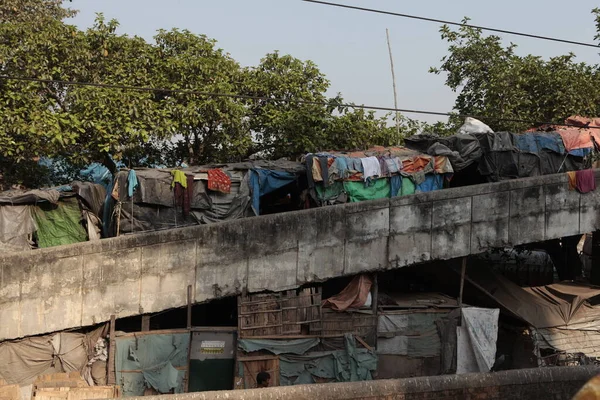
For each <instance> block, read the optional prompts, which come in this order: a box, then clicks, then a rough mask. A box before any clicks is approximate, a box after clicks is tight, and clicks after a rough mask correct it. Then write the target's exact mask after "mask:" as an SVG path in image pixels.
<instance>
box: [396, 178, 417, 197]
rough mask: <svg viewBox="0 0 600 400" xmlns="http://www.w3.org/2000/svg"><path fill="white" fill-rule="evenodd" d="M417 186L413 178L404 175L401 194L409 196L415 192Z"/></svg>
mask: <svg viewBox="0 0 600 400" xmlns="http://www.w3.org/2000/svg"><path fill="white" fill-rule="evenodd" d="M416 190H417V187H416V186H415V183H414V182H413V181H412V179H410V178H407V177H402V188H401V189H400V192H401V194H400V196H407V195H409V194H415V191H416Z"/></svg>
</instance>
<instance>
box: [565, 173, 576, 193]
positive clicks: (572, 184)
mask: <svg viewBox="0 0 600 400" xmlns="http://www.w3.org/2000/svg"><path fill="white" fill-rule="evenodd" d="M567 176H568V177H569V190H575V189H577V174H576V173H575V171H569V172H567Z"/></svg>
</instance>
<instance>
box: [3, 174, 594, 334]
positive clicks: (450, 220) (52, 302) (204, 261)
mask: <svg viewBox="0 0 600 400" xmlns="http://www.w3.org/2000/svg"><path fill="white" fill-rule="evenodd" d="M597 172H598V173H597V179H598V178H600V171H597ZM599 211H600V190H599V191H597V192H593V193H589V194H586V195H580V194H579V193H577V192H571V191H569V190H568V187H567V178H566V175H564V174H563V175H552V176H545V177H539V178H529V179H523V180H515V181H509V182H503V183H497V184H486V185H478V186H470V187H465V188H458V189H450V190H442V191H437V192H430V193H423V194H417V195H413V196H406V197H398V198H394V199H389V200H378V201H371V202H363V203H354V204H346V205H342V206H335V207H325V208H319V209H313V210H306V211H299V212H293V213H285V214H276V215H269V216H263V217H258V218H248V219H243V220H237V221H231V222H226V223H221V224H215V225H204V226H196V227H190V228H183V229H175V230H169V231H159V232H152V233H147V234H140V235H131V236H123V237H119V238H113V239H106V240H101V241H96V242H87V243H80V244H76V245H71V246H63V247H56V248H50V249H42V250H36V251H31V252H27V253H17V254H5V255H3V256H1V257H0V265H1V269H0V340H4V339H11V338H18V337H23V336H28V335H35V334H40V333H46V332H52V331H58V330H62V329H67V328H73V327H78V326H87V325H92V324H95V323H99V322H102V321H107V320H109V318H110V315H111V314H116V315H117V316H118V317H126V316H131V315H136V314H141V313H150V312H158V311H162V310H164V309H168V308H172V307H179V306H183V305H185V304H186V290H187V289H186V288H187V286H188V285H189V284H192V285H193V288H194V296H195V300H196V301H197V302H202V301H206V300H209V299H212V298H216V297H220V296H226V295H231V294H235V293H238V292H239V291H240V290H241V289H242V288H243V287H247V288H248V290H249V291H251V292H252V291H259V290H263V289H269V290H274V291H277V290H285V289H289V288H293V287H296V286H298V285H301V284H304V283H306V282H311V281H316V280H324V279H327V278H331V277H335V276H340V275H345V274H355V273H358V272H363V271H371V270H377V269H387V268H400V267H404V266H407V265H411V264H415V263H421V262H426V261H430V260H436V259H442V260H445V259H452V258H456V257H462V256H466V255H469V254H477V253H480V252H482V251H483V250H485V249H486V248H489V247H498V246H508V245H518V244H524V243H529V242H537V241H541V240H547V239H556V238H560V237H563V236H567V235H574V234H578V233H586V232H592V231H594V230H597V229H599V228H600V212H599Z"/></svg>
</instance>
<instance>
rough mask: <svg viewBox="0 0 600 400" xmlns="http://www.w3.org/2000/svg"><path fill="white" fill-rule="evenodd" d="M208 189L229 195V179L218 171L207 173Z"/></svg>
mask: <svg viewBox="0 0 600 400" xmlns="http://www.w3.org/2000/svg"><path fill="white" fill-rule="evenodd" d="M208 188H209V189H210V190H214V191H216V192H221V193H231V178H229V176H227V174H226V173H225V172H223V171H221V170H220V169H211V170H209V171H208Z"/></svg>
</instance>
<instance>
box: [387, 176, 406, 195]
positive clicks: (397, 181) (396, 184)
mask: <svg viewBox="0 0 600 400" xmlns="http://www.w3.org/2000/svg"><path fill="white" fill-rule="evenodd" d="M406 179H408V178H406ZM390 186H391V189H392V191H391V193H390V197H396V196H401V195H402V177H401V176H400V175H392V177H391V178H390Z"/></svg>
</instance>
